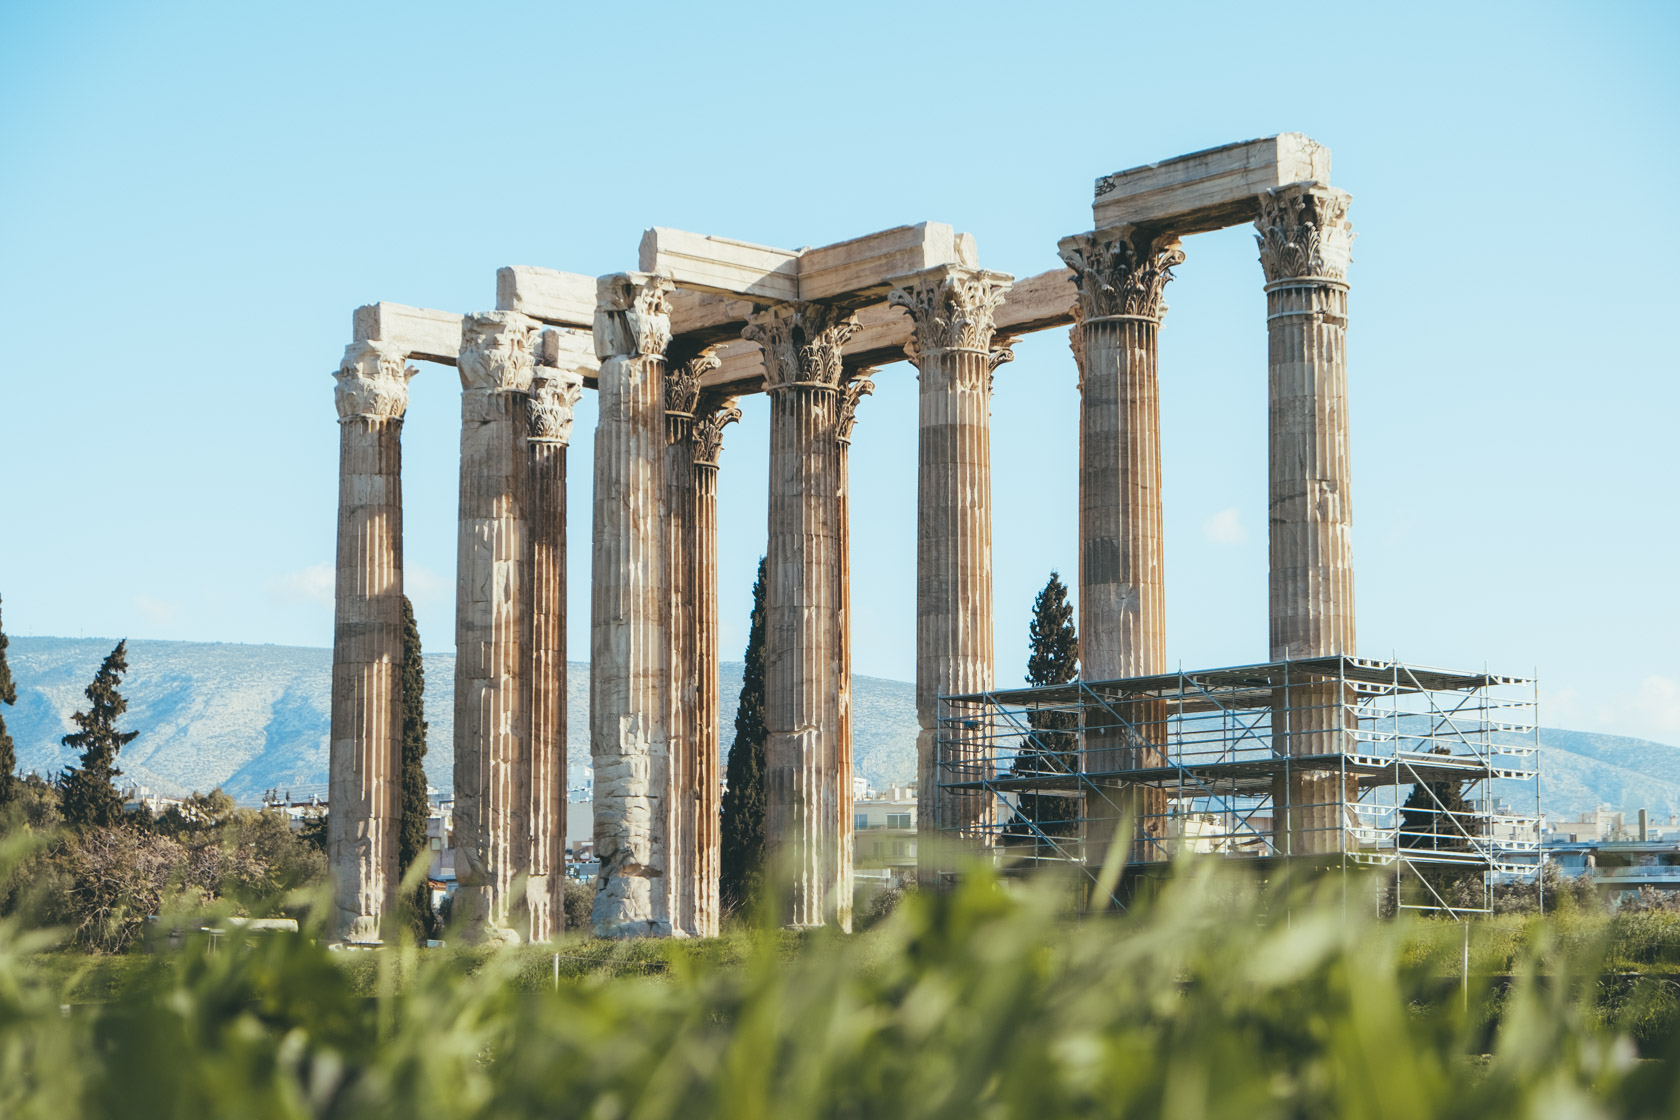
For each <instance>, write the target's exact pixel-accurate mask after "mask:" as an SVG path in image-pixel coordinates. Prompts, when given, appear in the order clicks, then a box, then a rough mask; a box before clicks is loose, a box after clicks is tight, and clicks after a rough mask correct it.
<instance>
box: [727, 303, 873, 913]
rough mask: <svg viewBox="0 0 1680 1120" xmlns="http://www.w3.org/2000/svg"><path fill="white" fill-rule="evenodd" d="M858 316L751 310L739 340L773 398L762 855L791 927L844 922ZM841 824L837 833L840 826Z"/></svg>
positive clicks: (801, 308) (803, 307)
mask: <svg viewBox="0 0 1680 1120" xmlns="http://www.w3.org/2000/svg"><path fill="white" fill-rule="evenodd" d="M856 329H857V317H856V316H855V315H852V314H850V313H848V312H846V311H844V310H842V309H839V308H836V307H833V306H831V305H827V304H819V303H784V304H777V305H774V306H771V307H768V308H764V309H761V310H759V311H756V312H754V314H753V315H752V317H751V318H750V319H749V320H748V325H747V327H746V329H745V330H744V331H743V332H742V333H743V335H744V337H746V338H747V339H749V340H751V341H753V342H757V343H758V344H759V345H760V346H761V347H762V348H763V350H764V367H765V380H764V384H765V389H766V391H767V392H768V393H769V395H770V502H769V505H770V517H769V523H770V524H769V541H768V548H767V574H768V577H769V587H768V588H767V591H766V595H765V599H766V611H765V613H766V622H767V626H766V633H765V712H764V724H765V731H766V741H765V762H766V769H767V774H766V802H767V805H766V812H765V860H766V864H767V866H768V867H769V869H770V873H771V874H772V875H774V876H776V877H777V878H778V880H779V881H780V884H781V887H782V889H783V890H784V892H785V893H784V896H783V897H784V898H785V899H786V906H787V909H786V912H785V914H784V917H785V919H786V921H787V923H788V924H790V925H793V926H796V927H801V926H816V925H821V924H824V923H834V924H838V925H839V926H841V927H842V928H844V929H850V928H851V901H852V884H851V881H850V879H849V878H842V877H841V871H842V868H843V867H844V863H843V856H842V852H841V849H842V847H843V846H849V845H850V844H851V842H852V838H851V822H850V821H845V822H842V821H841V820H840V816H839V814H840V810H841V806H842V799H843V798H844V797H848V796H850V790H851V781H852V775H851V771H850V767H849V761H850V758H851V749H850V747H849V746H848V745H846V744H843V743H842V742H841V736H842V735H843V734H844V724H843V722H842V719H841V701H840V689H841V685H842V683H843V682H842V674H841V671H840V664H839V662H840V660H841V658H842V656H843V653H844V649H843V642H842V637H841V630H842V615H841V603H840V595H839V591H838V589H839V586H840V584H839V583H837V582H836V578H835V573H836V571H839V572H840V578H841V579H842V580H843V579H845V578H847V574H846V573H845V572H844V560H845V558H844V555H843V554H842V552H841V531H842V523H841V512H840V497H841V491H840V439H839V430H840V420H841V410H842V406H843V404H844V397H843V393H842V364H841V349H842V347H844V345H845V343H846V340H847V339H848V338H850V337H851V335H852V333H853V332H854V331H855V330H856ZM842 824H844V826H845V828H844V831H842V830H841V825H842Z"/></svg>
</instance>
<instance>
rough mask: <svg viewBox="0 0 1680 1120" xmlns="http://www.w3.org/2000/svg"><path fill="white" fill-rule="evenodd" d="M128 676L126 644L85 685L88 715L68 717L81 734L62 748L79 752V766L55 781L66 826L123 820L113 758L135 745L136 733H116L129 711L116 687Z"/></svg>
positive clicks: (68, 739) (93, 825)
mask: <svg viewBox="0 0 1680 1120" xmlns="http://www.w3.org/2000/svg"><path fill="white" fill-rule="evenodd" d="M126 672H128V640H127V639H126V638H125V639H124V640H122V641H120V642H118V643H117V648H116V649H114V650H112V651H111V655H110V656H109V657H107V658H106V659H105V663H104V664H103V665H101V666H100V667H99V672H98V673H97V674H96V675H95V676H94V678H93V683H92V684H90V685H88V686H87V693H86V695H87V698H88V710H87V711H85V712H77V713H76V714H75V715H74V716H72V717H71V718H72V719H73V720H75V723H76V726H77V727H79V728H80V729H81V730H79V731H73V732H71V733H70V734H69V735H66V736H65V737H64V739H63V742H64V745H65V746H67V747H69V748H70V749H72V750H78V751H81V752H82V759H81V765H80V766H72V767H70V768H69V769H67V770H65V771H64V773H63V775H62V776H61V777H60V778H59V781H58V785H59V792H60V802H61V806H62V810H63V813H64V820H65V823H66V824H70V825H75V826H79V827H83V828H103V827H107V826H110V825H114V824H116V823H118V822H119V821H120V820H122V809H123V802H122V795H121V794H120V793H118V792H117V787H116V779H117V778H118V777H119V776H120V775H121V774H122V771H121V770H119V769H117V753H118V752H119V751H121V750H122V749H123V748H124V747H126V746H127V745H128V744H129V743H131V742H133V741H134V738H135V736H136V735H138V734H139V732H138V731H118V730H117V718H118V717H119V716H121V715H122V714H123V713H124V712H126V711H127V710H128V701H127V700H125V699H123V697H122V693H120V692H118V691H117V686H118V685H120V684H121V683H122V677H123V674H124V673H126Z"/></svg>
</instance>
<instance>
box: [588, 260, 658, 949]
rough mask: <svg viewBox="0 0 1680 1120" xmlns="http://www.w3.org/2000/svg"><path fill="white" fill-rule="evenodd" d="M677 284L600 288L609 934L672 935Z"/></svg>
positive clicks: (596, 620) (599, 729) (600, 592)
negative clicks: (672, 390)
mask: <svg viewBox="0 0 1680 1120" xmlns="http://www.w3.org/2000/svg"><path fill="white" fill-rule="evenodd" d="M671 290H672V288H671V283H670V281H669V280H667V279H665V278H664V277H662V276H659V275H655V274H650V273H642V272H626V273H616V274H614V275H610V276H603V277H602V278H601V280H600V282H599V286H598V288H597V303H596V310H595V353H596V355H597V356H598V357H599V358H600V359H601V372H600V381H599V388H600V409H601V414H600V420H599V421H598V422H597V425H596V429H595V509H594V534H595V537H594V551H593V582H594V587H593V593H592V596H591V602H590V609H591V619H590V631H591V633H590V662H591V672H590V677H589V750H590V757H591V759H592V760H593V762H594V767H595V854H596V857H597V858H598V859H599V860H600V864H601V870H600V875H599V877H598V878H597V879H596V883H595V903H594V911H593V915H592V921H593V923H594V927H595V933H596V934H597V935H598V936H601V937H621V938H622V937H650V936H651V937H659V936H666V935H668V934H670V933H671V914H670V906H669V893H668V885H667V882H666V878H667V876H668V875H669V873H670V863H669V858H670V853H669V850H668V846H669V836H668V833H667V824H668V817H667V813H668V811H669V805H668V803H667V801H668V791H669V789H670V751H669V742H668V739H667V721H668V719H669V714H670V709H669V703H670V693H669V677H668V674H669V672H670V665H669V661H670V649H669V640H668V639H669V627H670V607H669V605H668V603H667V602H666V581H667V569H666V552H667V547H666V539H665V512H666V511H665V501H666V495H665V462H666V446H667V440H666V419H665V348H666V347H667V346H668V345H669V344H670V341H671V320H670V294H671Z"/></svg>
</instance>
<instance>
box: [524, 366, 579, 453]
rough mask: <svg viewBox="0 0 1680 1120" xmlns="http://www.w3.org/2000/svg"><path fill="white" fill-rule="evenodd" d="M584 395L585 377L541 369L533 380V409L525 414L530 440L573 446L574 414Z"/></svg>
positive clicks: (570, 372) (552, 369)
mask: <svg viewBox="0 0 1680 1120" xmlns="http://www.w3.org/2000/svg"><path fill="white" fill-rule="evenodd" d="M581 396H583V378H582V376H581V375H579V374H578V373H576V372H574V371H572V370H565V369H557V368H555V367H554V366H538V367H537V369H536V375H535V376H534V377H532V378H531V406H530V409H529V410H528V411H527V412H526V414H525V415H526V423H527V425H528V434H529V437H530V439H531V440H532V441H533V442H536V443H558V444H567V443H570V442H571V441H572V413H573V410H574V409H576V407H577V402H578V398H579V397H581Z"/></svg>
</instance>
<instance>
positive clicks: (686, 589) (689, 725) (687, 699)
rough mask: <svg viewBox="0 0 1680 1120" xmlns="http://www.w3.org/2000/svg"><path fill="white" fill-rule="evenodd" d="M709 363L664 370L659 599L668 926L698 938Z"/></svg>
mask: <svg viewBox="0 0 1680 1120" xmlns="http://www.w3.org/2000/svg"><path fill="white" fill-rule="evenodd" d="M717 365H718V360H717V358H715V357H713V356H712V355H710V354H702V355H701V356H700V357H697V358H695V359H693V360H691V361H687V362H680V363H675V364H671V365H669V366H668V368H667V369H666V373H665V438H666V441H667V444H666V449H665V598H666V602H667V603H668V604H669V605H670V619H669V623H668V630H667V634H668V635H669V639H670V647H669V657H670V661H669V665H668V669H667V671H668V674H669V675H668V678H667V679H668V680H669V681H670V711H669V712H668V713H667V715H666V741H667V742H668V743H669V748H668V750H669V757H670V766H669V769H668V778H669V781H670V788H669V789H668V790H667V791H666V795H665V806H666V813H665V819H666V825H665V828H666V835H667V836H669V837H670V863H669V866H668V867H667V869H666V872H667V873H666V876H665V889H666V906H667V909H668V912H669V914H670V916H671V932H672V933H674V934H676V935H677V936H679V937H694V936H698V928H699V926H700V925H701V924H702V922H701V918H700V914H699V893H698V882H699V848H698V844H699V827H700V826H699V818H698V812H699V803H698V802H699V796H700V794H699V786H698V779H699V766H700V757H699V753H698V743H697V739H698V734H699V729H698V720H697V716H698V711H697V709H698V705H699V661H698V656H699V655H698V650H697V648H696V646H697V642H698V639H699V631H698V628H697V627H698V614H697V611H696V604H695V599H694V596H695V592H696V590H697V587H698V581H699V556H698V555H697V553H696V551H695V531H696V525H695V518H696V516H697V514H698V510H697V508H696V505H697V502H698V476H697V472H696V470H695V466H694V448H693V444H692V434H693V426H694V409H695V406H696V405H697V404H698V402H699V399H700V377H701V375H702V374H704V373H705V372H707V371H708V370H712V369H716V368H717Z"/></svg>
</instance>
